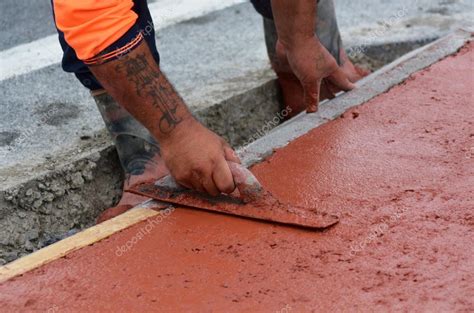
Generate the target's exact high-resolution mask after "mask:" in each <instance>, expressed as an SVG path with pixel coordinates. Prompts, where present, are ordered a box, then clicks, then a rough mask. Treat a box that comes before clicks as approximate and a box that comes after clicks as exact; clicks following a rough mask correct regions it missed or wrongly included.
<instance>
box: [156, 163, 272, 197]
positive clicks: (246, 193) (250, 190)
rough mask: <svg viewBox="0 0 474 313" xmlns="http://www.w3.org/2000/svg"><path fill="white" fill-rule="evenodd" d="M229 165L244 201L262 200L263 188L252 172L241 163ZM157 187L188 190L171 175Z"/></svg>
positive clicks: (160, 181) (164, 178)
mask: <svg viewBox="0 0 474 313" xmlns="http://www.w3.org/2000/svg"><path fill="white" fill-rule="evenodd" d="M227 164H228V165H229V169H230V172H231V173H232V177H233V178H234V183H235V186H236V187H237V189H238V190H239V193H240V197H241V199H242V201H244V202H245V203H248V202H252V201H255V200H257V199H258V198H260V196H261V195H262V194H263V188H262V185H260V183H259V182H258V180H257V178H256V177H255V176H254V175H253V174H252V172H250V171H249V170H248V169H247V168H245V167H244V166H242V165H240V164H239V163H235V162H230V161H227ZM155 185H156V186H159V187H162V188H167V189H171V190H173V191H183V190H186V188H185V187H183V186H181V185H180V184H178V183H177V182H176V180H175V179H174V178H173V177H172V176H171V175H167V176H165V177H163V178H161V179H159V180H158V181H157V182H156V183H155Z"/></svg>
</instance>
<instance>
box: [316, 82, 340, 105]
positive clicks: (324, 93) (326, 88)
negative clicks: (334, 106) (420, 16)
mask: <svg viewBox="0 0 474 313" xmlns="http://www.w3.org/2000/svg"><path fill="white" fill-rule="evenodd" d="M335 97H336V96H335V94H334V92H333V89H332V88H331V82H330V81H328V80H327V79H326V78H323V79H322V80H321V88H320V89H319V101H322V100H325V99H334V98H335Z"/></svg>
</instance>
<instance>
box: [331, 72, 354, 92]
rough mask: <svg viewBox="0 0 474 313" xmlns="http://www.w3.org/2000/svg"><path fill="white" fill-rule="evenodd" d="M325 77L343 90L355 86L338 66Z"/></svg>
mask: <svg viewBox="0 0 474 313" xmlns="http://www.w3.org/2000/svg"><path fill="white" fill-rule="evenodd" d="M327 78H328V80H329V81H330V82H331V83H332V84H333V85H334V86H336V87H337V88H339V89H341V90H344V91H349V90H352V89H354V88H355V87H356V86H355V85H354V84H353V83H351V81H350V80H349V78H348V77H347V75H346V74H345V73H344V71H343V70H342V69H340V68H338V69H337V70H336V71H334V72H333V73H332V74H331V75H329V76H328V77H327Z"/></svg>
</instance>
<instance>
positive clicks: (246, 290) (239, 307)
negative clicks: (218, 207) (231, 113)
mask: <svg viewBox="0 0 474 313" xmlns="http://www.w3.org/2000/svg"><path fill="white" fill-rule="evenodd" d="M473 55H474V53H473V44H469V45H468V47H466V48H464V49H463V50H462V51H461V52H460V53H459V54H458V55H457V56H455V57H448V58H446V59H445V60H443V61H441V62H439V63H437V64H435V65H433V66H431V67H430V68H428V69H426V70H424V71H421V72H419V73H416V74H414V75H413V76H412V77H411V78H410V79H408V80H407V81H406V82H405V83H403V84H401V85H400V86H396V87H394V88H392V89H391V90H390V91H389V92H387V93H385V94H383V95H380V96H378V97H377V98H375V99H373V100H372V101H369V102H367V103H366V104H364V105H362V106H360V107H357V108H354V109H352V110H350V111H349V112H346V113H345V114H344V115H343V117H341V118H339V119H337V120H335V121H332V122H330V123H328V124H325V125H323V126H321V127H319V128H317V129H315V130H313V131H311V132H310V133H308V134H307V135H305V136H303V137H301V138H299V139H297V140H295V141H294V142H292V143H291V144H290V145H288V146H287V147H285V148H284V149H281V150H279V151H277V152H276V153H275V154H274V155H273V156H272V157H271V158H269V159H268V160H267V161H266V162H263V163H261V164H259V165H258V166H256V167H254V168H253V171H254V173H255V174H256V175H257V177H258V178H259V179H260V180H261V182H262V183H263V185H264V186H266V187H267V188H268V189H269V190H271V191H272V192H273V193H274V194H275V195H276V196H277V197H279V198H280V199H282V200H286V201H290V202H292V203H294V204H298V205H307V206H315V205H317V206H320V207H321V208H324V209H327V210H329V211H332V212H337V213H339V214H340V215H341V222H340V223H339V224H338V225H336V226H335V227H333V228H331V229H330V230H328V231H326V232H322V233H321V232H319V233H318V232H311V231H305V230H299V229H294V228H288V227H283V226H275V225H271V224H264V223H259V222H256V221H250V220H244V219H239V218H235V217H229V216H224V215H218V214H212V213H205V212H200V211H193V210H186V209H176V210H175V211H174V212H172V213H171V214H170V215H169V216H168V217H166V218H164V219H163V220H162V221H161V222H160V221H157V220H155V221H153V219H152V220H150V221H148V223H149V224H147V222H144V223H141V224H138V225H136V226H134V227H131V228H129V229H127V230H125V231H122V232H120V233H118V234H116V235H114V236H112V237H110V238H108V239H106V240H103V241H101V242H99V243H97V244H95V245H93V246H90V247H87V248H85V249H82V250H80V251H76V252H74V253H71V254H69V255H68V256H67V257H66V258H63V259H60V260H57V261H55V262H52V263H50V264H48V265H46V266H43V267H41V268H39V269H36V270H34V271H32V272H29V273H27V274H25V275H23V276H21V277H17V278H14V279H12V280H10V281H8V282H6V283H4V284H2V285H0V310H1V311H12V312H19V311H22V312H26V311H46V310H48V309H49V310H54V311H51V312H69V311H88V312H112V311H113V312H132V311H134V312H212V311H214V312H341V311H344V312H355V311H359V312H371V311H389V310H390V311H400V310H402V311H407V312H420V311H425V312H448V311H449V312H452V311H459V312H462V311H464V312H468V311H472V310H473V309H474V302H473V297H472V296H473V295H474V288H473V286H474V280H473V270H474V268H473V255H474V253H473V252H474V251H473V244H472V243H473V226H474V219H473V210H472V209H473V208H474V197H473V189H474V188H473V187H474V125H473V123H474V108H473V92H472V89H473V87H474V86H473V74H472V68H473ZM152 221H153V222H155V224H151V222H152ZM150 225H152V226H150ZM148 226H149V227H148ZM150 228H152V229H151V231H150V232H149V233H146V232H145V231H146V229H148V230H150ZM127 242H128V248H124V249H122V250H120V247H126V245H127ZM118 249H119V250H118Z"/></svg>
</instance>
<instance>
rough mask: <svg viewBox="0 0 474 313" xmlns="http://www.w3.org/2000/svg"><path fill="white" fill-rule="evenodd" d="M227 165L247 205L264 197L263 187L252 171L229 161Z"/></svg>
mask: <svg viewBox="0 0 474 313" xmlns="http://www.w3.org/2000/svg"><path fill="white" fill-rule="evenodd" d="M227 164H228V165H229V168H230V172H231V173H232V176H233V177H234V183H235V185H236V187H237V189H238V190H239V193H240V196H241V198H242V200H243V201H244V202H245V203H248V202H252V201H255V200H257V199H258V198H260V197H261V196H262V194H263V187H262V185H261V184H260V182H259V181H258V180H257V178H256V177H255V176H254V175H253V174H252V172H251V171H249V170H248V169H247V168H246V167H244V166H243V165H241V164H239V163H235V162H231V161H227Z"/></svg>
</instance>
